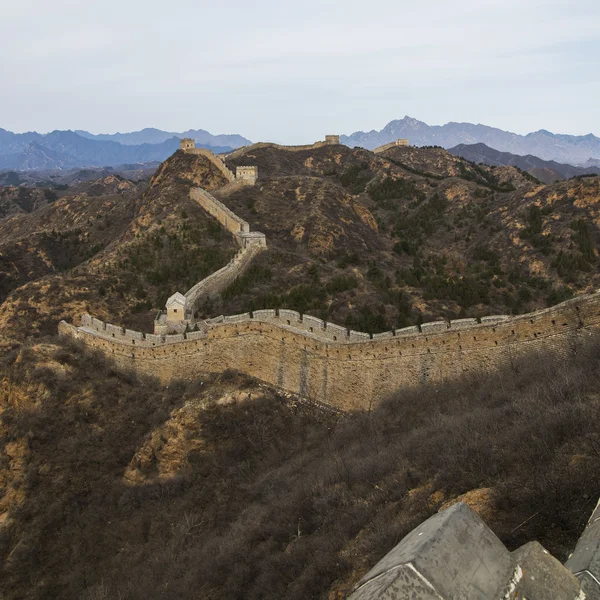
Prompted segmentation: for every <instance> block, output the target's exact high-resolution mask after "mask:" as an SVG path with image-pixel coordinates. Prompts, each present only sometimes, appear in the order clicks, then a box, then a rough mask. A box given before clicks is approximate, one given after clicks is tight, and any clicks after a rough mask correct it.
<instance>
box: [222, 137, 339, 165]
mask: <svg viewBox="0 0 600 600" xmlns="http://www.w3.org/2000/svg"><path fill="white" fill-rule="evenodd" d="M339 143H340V136H339V135H326V136H325V141H318V142H315V143H314V144H303V145H300V146H284V145H282V144H275V143H274V142H257V143H256V144H250V145H249V146H242V147H241V148H238V149H237V150H234V151H233V152H230V153H229V154H226V155H225V156H226V158H228V159H232V158H239V157H240V156H244V154H247V153H248V152H252V151H253V150H260V149H261V148H275V149H277V150H285V151H287V152H303V151H304V150H315V149H317V148H323V147H324V146H336V145H338V144H339Z"/></svg>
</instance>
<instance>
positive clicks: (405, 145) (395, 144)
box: [373, 139, 408, 154]
mask: <svg viewBox="0 0 600 600" xmlns="http://www.w3.org/2000/svg"><path fill="white" fill-rule="evenodd" d="M398 147H401V148H408V140H402V139H400V140H396V141H395V142H390V143H389V144H384V145H383V146H379V148H375V150H373V153H374V154H381V153H382V152H385V151H386V150H391V149H392V148H398Z"/></svg>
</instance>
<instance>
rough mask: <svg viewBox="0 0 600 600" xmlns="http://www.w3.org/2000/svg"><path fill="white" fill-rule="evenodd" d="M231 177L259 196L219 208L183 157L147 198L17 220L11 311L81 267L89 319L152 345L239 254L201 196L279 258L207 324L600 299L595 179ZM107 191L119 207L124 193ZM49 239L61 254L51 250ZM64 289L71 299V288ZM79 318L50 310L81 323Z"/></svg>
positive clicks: (77, 204) (359, 166) (344, 153)
mask: <svg viewBox="0 0 600 600" xmlns="http://www.w3.org/2000/svg"><path fill="white" fill-rule="evenodd" d="M228 164H229V167H230V168H232V169H234V168H235V167H236V166H239V165H242V164H256V165H257V166H258V167H259V173H260V179H259V183H258V185H257V186H256V187H248V188H243V189H238V190H234V191H229V192H227V191H226V190H225V191H223V192H222V193H221V192H220V191H219V189H220V188H221V187H222V186H223V185H224V184H225V183H226V181H225V179H224V178H223V176H222V175H221V173H220V172H219V171H218V169H216V167H214V165H213V164H212V163H211V162H210V161H208V160H207V159H206V158H205V157H203V156H197V155H189V154H184V153H182V152H177V153H175V154H174V155H173V156H172V157H171V158H170V159H169V160H167V161H166V162H165V163H163V165H161V166H160V168H159V169H158V171H157V172H156V174H155V176H154V177H153V178H152V180H151V182H150V184H149V185H148V187H147V188H146V189H145V190H144V191H142V192H141V193H140V192H135V193H127V190H125V191H123V193H121V194H120V195H119V196H114V195H112V196H111V195H100V196H92V195H91V194H88V193H84V194H83V195H81V196H69V195H68V192H67V195H65V197H64V198H61V199H60V200H58V201H56V202H54V203H53V204H52V205H50V206H47V207H45V208H43V209H42V211H47V212H46V213H43V212H42V213H40V211H35V212H33V213H32V214H30V215H18V216H17V217H14V219H17V221H11V222H10V223H11V228H12V223H13V222H14V223H15V224H17V225H18V227H16V228H15V231H16V233H15V234H14V236H16V237H15V239H14V241H13V238H12V237H11V238H8V237H7V244H8V245H7V246H5V248H4V250H3V253H2V258H1V260H4V263H5V265H6V266H5V267H4V271H5V275H4V277H5V280H7V281H8V283H7V284H5V286H4V288H5V290H6V291H5V296H6V294H8V293H10V292H12V291H13V290H14V293H15V298H18V297H19V296H20V297H21V298H26V294H24V293H22V292H19V290H18V289H15V288H17V287H18V285H19V284H20V283H24V282H26V281H28V280H33V281H35V279H36V277H40V276H43V275H48V274H51V273H54V274H56V273H57V272H58V273H63V272H65V271H68V269H69V268H71V267H75V266H76V268H75V269H74V270H73V271H72V273H70V276H71V279H70V282H71V283H73V279H72V276H84V275H86V274H87V275H90V276H92V277H93V278H94V281H95V286H94V284H92V285H91V287H90V286H89V285H88V284H87V283H86V287H85V290H86V291H85V296H86V298H87V299H88V301H89V303H90V306H91V307H93V306H96V305H98V306H100V307H102V306H104V304H105V303H106V304H108V305H109V306H110V305H111V304H112V305H114V307H115V310H114V315H113V318H112V319H110V320H112V321H117V322H121V323H124V324H126V325H131V326H136V327H141V328H144V329H146V330H149V329H150V328H151V323H152V319H153V316H154V314H155V311H156V310H157V309H159V308H161V307H162V306H163V305H164V302H165V300H166V298H167V297H168V296H169V295H171V294H172V293H173V292H174V291H176V290H179V291H185V290H186V289H188V288H189V287H191V286H192V285H193V284H194V283H195V282H196V281H198V280H199V279H201V278H202V277H205V276H206V275H208V274H209V273H210V272H212V271H214V270H216V269H217V268H218V267H219V266H222V265H223V264H225V262H227V260H228V259H229V258H230V257H231V256H232V254H233V253H234V252H235V248H236V246H235V243H234V241H233V239H232V238H231V236H230V235H229V234H227V233H226V232H224V231H223V230H222V228H220V227H219V226H218V224H217V223H216V222H215V221H213V220H212V219H211V218H210V217H208V216H207V215H206V214H205V213H204V212H203V211H202V210H201V209H200V208H199V207H198V206H197V205H196V204H195V203H194V202H193V201H191V200H190V198H189V189H190V187H192V186H198V185H199V186H202V187H205V188H206V189H209V190H212V191H213V192H214V193H216V194H217V195H220V197H221V199H222V200H223V201H224V202H225V203H226V204H227V205H228V206H230V208H231V209H232V210H234V211H235V212H236V213H237V214H239V215H240V216H242V217H243V218H245V219H246V220H248V221H249V222H250V224H251V226H252V228H253V229H256V230H261V231H263V232H265V233H266V235H267V240H268V246H269V248H268V251H267V252H265V253H263V254H262V255H260V256H259V257H258V258H257V259H256V260H255V262H254V263H253V265H252V266H251V268H250V270H249V271H248V272H247V274H246V275H244V276H243V277H242V278H240V279H239V280H237V281H236V282H234V283H233V284H232V285H231V286H230V287H229V288H228V289H226V290H224V292H223V294H222V295H221V297H219V298H216V299H215V300H213V301H211V302H210V303H206V304H205V305H204V306H203V307H202V309H203V312H204V314H205V315H206V316H215V315H216V314H219V313H235V312H239V311H245V310H253V309H258V308H276V307H288V308H293V309H296V310H300V311H301V312H308V313H311V314H315V315H316V316H319V317H321V318H325V319H328V320H330V321H334V322H337V323H340V324H346V325H348V326H351V327H353V328H355V329H361V330H365V331H371V332H377V331H383V330H386V329H390V328H393V327H401V326H405V325H408V324H411V323H415V322H420V321H421V320H431V319H440V318H445V317H450V318H454V317H457V316H462V315H472V316H483V315H487V314H501V313H522V312H527V311H530V310H534V309H536V308H540V307H543V306H546V305H548V304H554V303H556V302H559V301H561V300H563V299H565V298H568V297H570V296H571V295H573V294H578V293H583V292H587V291H590V290H591V289H594V288H595V287H598V283H599V278H598V269H597V264H598V250H597V246H598V241H599V233H598V216H597V211H598V203H599V201H600V191H599V185H600V184H599V183H598V180H597V179H595V178H586V179H581V180H571V181H567V182H562V183H558V184H554V185H549V186H542V185H540V184H539V182H537V181H535V180H534V179H533V178H531V177H530V176H528V175H526V174H523V173H522V172H520V171H519V170H517V169H514V168H512V167H502V168H488V167H481V166H477V165H474V164H472V163H468V162H466V161H464V160H462V159H460V158H457V157H455V156H452V155H450V154H449V153H448V152H446V151H445V150H442V149H440V148H395V149H393V150H390V151H388V152H387V153H384V154H383V155H375V154H373V153H371V152H368V151H366V150H363V149H360V148H355V149H351V148H347V147H344V146H326V147H321V148H317V149H312V150H302V151H288V150H284V149H278V148H274V147H270V146H262V147H261V146H259V147H251V148H250V149H248V150H245V151H243V152H241V154H240V155H239V156H237V158H235V159H232V160H230V161H229V163H228ZM103 181H104V185H105V189H106V191H111V192H112V191H114V189H113V188H114V187H115V186H116V187H117V188H119V187H123V185H124V184H123V183H122V181H121V180H119V179H115V178H113V179H112V180H111V181H107V179H106V178H105V179H104V180H103ZM111 186H112V187H111ZM91 187H92V188H94V189H96V188H97V187H98V186H97V185H96V186H91ZM90 189H91V188H90ZM136 189H137V188H136ZM115 212H116V217H117V218H114V219H113V218H112V214H113V213H115ZM38 213H39V214H44V215H46V214H47V215H48V218H45V217H44V218H42V217H41V216H39V215H38ZM5 221H6V220H5ZM61 224H62V226H60V225H61ZM0 226H1V225H0ZM58 232H60V233H58ZM74 232H75V233H74ZM19 236H21V237H19ZM40 236H41V237H40ZM49 236H50V237H52V236H54V237H57V238H59V239H58V240H54V238H52V240H51V241H52V242H53V243H54V242H55V243H54V245H52V244H50V242H48V237H49ZM17 238H18V239H17ZM73 240H75V241H73ZM55 246H56V247H57V248H56V249H55ZM15 248H16V249H15ZM52 252H54V254H53V253H52ZM64 255H66V256H67V257H68V260H69V262H66V263H65V262H63V263H61V262H60V257H61V256H64ZM46 257H49V258H48V260H46V262H44V260H45V259H46ZM55 263H56V264H55ZM57 277H58V279H57V280H56V282H57V284H58V285H60V280H61V278H62V277H65V275H64V274H59V275H57ZM33 281H32V283H33ZM71 291H72V290H71ZM62 296H64V294H63V295H62ZM62 296H61V297H62ZM18 305H19V303H17V302H15V301H14V300H11V301H9V302H7V303H6V304H5V306H3V307H0V327H2V323H4V326H5V327H6V323H8V322H9V321H10V322H11V323H14V322H15V319H17V320H18V319H19V318H20V317H19V316H18V315H15V314H14V310H15V309H14V307H15V306H18ZM39 308H40V310H41V311H42V314H45V313H46V312H47V311H45V309H44V307H43V306H40V307H39ZM79 308H80V307H79V306H77V307H76V306H75V305H73V306H72V309H73V310H71V309H70V308H69V306H68V302H67V304H65V305H64V310H63V309H62V308H60V306H58V307H57V306H53V307H52V310H53V312H54V313H55V314H56V316H58V314H59V313H60V314H61V315H62V316H63V317H65V318H74V317H76V316H77V314H76V310H79ZM61 311H62V312H61ZM102 316H104V313H103V314H102ZM54 323H55V320H53V321H52V325H54Z"/></svg>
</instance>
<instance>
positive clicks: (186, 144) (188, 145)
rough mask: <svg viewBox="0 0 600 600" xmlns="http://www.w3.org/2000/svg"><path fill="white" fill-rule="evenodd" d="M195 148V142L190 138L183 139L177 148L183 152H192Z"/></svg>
mask: <svg viewBox="0 0 600 600" xmlns="http://www.w3.org/2000/svg"><path fill="white" fill-rule="evenodd" d="M195 147H196V142H195V141H194V140H193V139H192V138H183V139H182V140H181V141H180V142H179V148H181V150H183V151H184V152H185V151H186V150H193V149H194V148H195Z"/></svg>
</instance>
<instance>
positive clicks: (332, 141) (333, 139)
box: [325, 135, 340, 146]
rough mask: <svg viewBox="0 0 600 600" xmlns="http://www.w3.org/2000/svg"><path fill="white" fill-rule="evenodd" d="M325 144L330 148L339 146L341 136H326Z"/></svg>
mask: <svg viewBox="0 0 600 600" xmlns="http://www.w3.org/2000/svg"><path fill="white" fill-rule="evenodd" d="M325 143H326V144H328V145H330V146H337V145H339V143H340V136H339V135H326V136H325Z"/></svg>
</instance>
